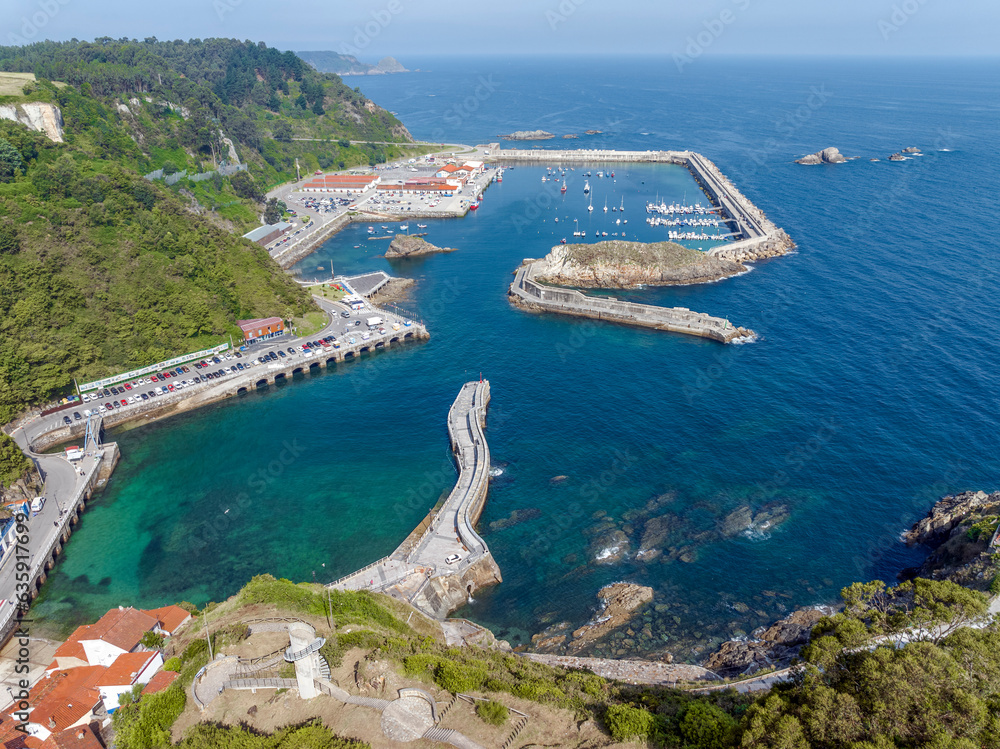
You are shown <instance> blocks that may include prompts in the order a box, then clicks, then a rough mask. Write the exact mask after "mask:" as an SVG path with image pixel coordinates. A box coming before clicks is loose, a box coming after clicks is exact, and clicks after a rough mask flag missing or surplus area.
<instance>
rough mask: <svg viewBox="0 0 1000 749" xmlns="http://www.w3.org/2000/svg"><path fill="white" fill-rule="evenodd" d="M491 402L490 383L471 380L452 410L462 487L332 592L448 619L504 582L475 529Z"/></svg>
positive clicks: (484, 484) (485, 475) (482, 497)
mask: <svg viewBox="0 0 1000 749" xmlns="http://www.w3.org/2000/svg"><path fill="white" fill-rule="evenodd" d="M489 402H490V383H489V381H488V380H480V381H478V382H467V383H466V384H465V385H463V386H462V389H461V391H460V392H459V394H458V397H457V398H456V399H455V402H454V403H453V404H452V406H451V409H449V411H448V436H449V438H450V440H451V447H452V451H453V452H454V453H455V460H456V462H457V464H458V481H457V482H456V484H455V487H454V489H452V491H451V493H450V494H449V495H448V498H447V499H446V500H445V501H444V504H442V505H441V507H440V508H437V509H436V510H433V511H432V512H431V513H430V514H429V515H428V517H427V518H426V519H425V520H424V521H423V522H422V523H421V524H420V525H419V526H418V527H417V529H416V530H415V531H414V532H413V533H411V534H410V536H408V537H407V538H406V539H405V540H404V541H403V543H401V544H400V545H399V547H397V548H396V550H395V551H393V552H392V554H390V555H388V556H386V557H383V558H382V559H379V560H378V561H376V562H373V563H372V564H369V565H367V566H365V567H363V568H361V569H360V570H358V571H356V572H353V573H351V574H350V575H345V576H344V577H342V578H340V579H339V580H337V581H335V582H333V583H331V584H330V587H331V588H336V589H338V590H369V591H378V592H381V593H386V594H388V595H391V596H393V597H395V598H399V599H401V600H405V601H407V602H408V603H410V604H411V605H412V606H414V607H415V608H417V609H418V610H419V611H422V612H423V613H425V614H428V615H430V616H432V617H434V618H437V619H443V618H445V617H446V616H447V615H448V614H449V613H450V612H452V611H454V610H455V609H456V608H458V607H459V606H461V605H463V604H464V603H465V602H466V601H467V600H468V598H469V597H470V596H471V595H472V594H473V592H474V591H475V590H477V589H478V588H481V587H484V586H486V585H493V584H496V583H499V582H501V581H502V579H503V578H502V577H501V574H500V568H499V567H498V566H497V564H496V562H495V561H494V560H493V556H492V555H491V554H490V550H489V547H488V546H487V545H486V542H485V541H483V539H482V538H481V537H480V535H479V534H478V533H477V532H476V529H475V524H476V522H477V521H478V520H479V516H480V514H481V513H482V511H483V506H484V505H485V503H486V495H487V492H488V490H489V470H490V451H489V446H488V445H487V444H486V437H485V435H484V434H483V427H484V426H485V424H486V408H487V406H488V405H489Z"/></svg>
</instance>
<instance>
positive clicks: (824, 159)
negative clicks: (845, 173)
mask: <svg viewBox="0 0 1000 749" xmlns="http://www.w3.org/2000/svg"><path fill="white" fill-rule="evenodd" d="M845 161H847V158H846V157H845V156H844V155H843V154H841V153H840V150H839V149H836V148H832V147H831V148H824V149H823V150H822V151H817V152H816V153H811V154H809V155H808V156H803V157H802V158H801V159H796V160H795V163H796V164H843V163H844V162H845Z"/></svg>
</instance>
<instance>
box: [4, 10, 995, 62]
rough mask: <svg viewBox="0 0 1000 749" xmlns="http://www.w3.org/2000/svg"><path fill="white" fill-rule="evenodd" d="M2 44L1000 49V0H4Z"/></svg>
mask: <svg viewBox="0 0 1000 749" xmlns="http://www.w3.org/2000/svg"><path fill="white" fill-rule="evenodd" d="M0 7H2V8H3V13H2V14H0V43H3V44H11V43H24V42H31V41H38V40H41V39H46V38H50V39H71V38H74V37H76V38H78V39H93V38H94V37H97V36H111V37H115V38H118V37H123V36H127V37H134V38H139V39H141V38H144V37H147V36H155V37H157V38H159V39H190V38H193V37H201V38H206V37H213V36H222V37H236V38H240V39H252V40H255V41H264V42H266V43H267V44H268V45H269V46H274V47H278V48H281V49H294V50H334V51H338V52H347V53H350V54H355V55H356V56H357V57H359V58H360V59H361V60H363V61H366V62H373V61H375V60H377V59H378V58H379V57H382V56H384V55H394V56H396V57H400V58H404V59H403V60H402V61H403V62H404V63H406V59H405V58H406V57H408V56H409V57H412V56H416V55H435V56H436V55H440V54H450V53H453V54H482V53H489V54H532V53H535V54H538V53H543V54H583V55H598V54H621V53H643V54H651V53H661V54H666V55H668V56H669V55H674V54H688V55H696V54H697V55H709V54H717V53H725V54H771V55H773V54H824V55H831V54H832V55H836V54H848V55H858V54H861V55H927V54H931V55H970V54H972V55H996V54H998V53H1000V42H998V41H997V35H998V33H1000V2H997V1H996V0H823V1H822V2H820V1H819V0H708V1H707V2H682V1H681V0H668V1H667V2H655V1H654V0H537V1H535V2H532V1H531V0H505V2H503V3H484V2H470V1H469V0H461V1H457V0H420V1H419V2H418V0H374V1H373V2H366V1H359V2H343V1H342V0H333V1H332V2H331V1H330V0H301V2H295V3H287V2H275V1H274V0H267V2H264V0H153V1H152V2H135V0H100V2H97V0H0Z"/></svg>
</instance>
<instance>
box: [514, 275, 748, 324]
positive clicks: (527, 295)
mask: <svg viewBox="0 0 1000 749" xmlns="http://www.w3.org/2000/svg"><path fill="white" fill-rule="evenodd" d="M534 273H535V263H533V262H529V263H527V264H525V265H522V266H521V267H520V268H518V269H517V271H516V272H515V273H514V282H513V283H512V284H511V285H510V290H509V292H508V299H510V301H511V303H512V304H514V305H515V306H517V307H521V308H522V309H525V310H527V311H529V312H557V313H559V314H563V315H574V316H576V317H591V318H594V319H596V320H608V321H611V322H618V323H624V324H626V325H637V326H640V327H644V328H655V329H657V330H666V331H670V332H671V333H684V334H686V335H694V336H700V337H702V338H711V339H712V340H714V341H719V342H720V343H734V342H745V341H751V340H753V338H754V335H755V334H754V332H753V331H752V330H747V329H746V328H741V327H738V326H734V325H733V324H732V323H730V322H729V320H725V319H723V318H721V317H712V316H711V315H706V314H704V313H701V312H692V311H691V310H689V309H688V308H687V307H658V306H656V305H652V304H638V303H636V302H628V301H622V300H620V299H615V298H614V297H596V296H589V295H587V294H584V293H583V292H580V291H576V290H575V289H564V288H559V287H554V286H546V285H544V284H541V283H539V282H538V281H536V280H535V279H534V277H533V276H534Z"/></svg>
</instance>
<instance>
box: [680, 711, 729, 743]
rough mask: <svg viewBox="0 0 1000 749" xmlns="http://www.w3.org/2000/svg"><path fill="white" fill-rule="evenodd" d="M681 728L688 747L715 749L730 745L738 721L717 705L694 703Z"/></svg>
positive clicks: (682, 721)
mask: <svg viewBox="0 0 1000 749" xmlns="http://www.w3.org/2000/svg"><path fill="white" fill-rule="evenodd" d="M680 727H681V735H682V736H683V737H684V740H685V741H686V742H687V743H688V745H690V746H692V747H697V748H698V749H715V747H719V746H725V745H727V744H728V743H729V737H730V736H731V734H732V733H733V731H734V730H735V729H736V721H735V720H733V719H732V718H731V717H729V716H728V715H727V714H726V713H725V712H724V711H723V710H722V709H721V708H719V707H716V706H715V705H712V704H709V703H707V702H694V703H692V704H691V706H690V707H689V708H688V709H687V712H685V713H684V717H683V718H682V719H681V726H680Z"/></svg>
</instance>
